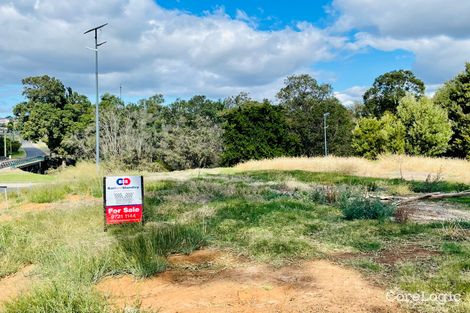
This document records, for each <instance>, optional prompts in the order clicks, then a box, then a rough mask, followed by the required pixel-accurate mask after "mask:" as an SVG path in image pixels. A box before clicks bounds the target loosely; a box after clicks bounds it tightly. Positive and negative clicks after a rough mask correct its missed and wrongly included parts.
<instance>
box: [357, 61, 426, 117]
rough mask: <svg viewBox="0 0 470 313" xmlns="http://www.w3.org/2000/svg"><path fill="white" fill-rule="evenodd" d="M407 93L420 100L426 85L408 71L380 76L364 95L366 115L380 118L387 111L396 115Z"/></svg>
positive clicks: (392, 72)
mask: <svg viewBox="0 0 470 313" xmlns="http://www.w3.org/2000/svg"><path fill="white" fill-rule="evenodd" d="M407 93H409V94H412V95H414V96H415V97H417V98H419V97H422V96H423V95H424V83H423V81H421V80H420V79H418V78H416V76H415V75H414V74H413V72H411V71H408V70H398V71H391V72H388V73H385V74H383V75H380V76H379V77H377V78H376V79H375V80H374V84H373V85H372V87H371V88H369V89H368V90H367V91H366V92H365V93H364V96H363V98H364V113H365V114H366V115H369V116H375V117H377V118H380V117H381V116H382V115H383V114H384V113H385V112H386V111H389V112H391V113H395V112H396V109H397V106H398V104H399V102H400V99H401V98H403V97H404V96H405V95H406V94H407Z"/></svg>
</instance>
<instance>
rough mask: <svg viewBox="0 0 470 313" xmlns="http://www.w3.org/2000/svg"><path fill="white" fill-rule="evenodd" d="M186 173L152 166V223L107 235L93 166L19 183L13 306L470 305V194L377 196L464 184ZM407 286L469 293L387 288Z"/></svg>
mask: <svg viewBox="0 0 470 313" xmlns="http://www.w3.org/2000/svg"><path fill="white" fill-rule="evenodd" d="M175 176H176V178H177V179H176V180H172V179H171V177H172V174H171V173H168V174H166V175H160V174H158V175H156V174H150V175H148V177H149V178H148V179H147V180H146V181H147V184H146V198H145V219H146V225H145V226H144V227H141V226H138V225H121V226H115V227H111V228H110V230H109V231H108V232H106V233H105V232H103V230H102V227H103V220H102V208H101V206H100V197H101V178H100V177H101V174H99V175H97V174H96V172H95V171H93V170H92V167H90V166H89V165H80V166H79V167H77V168H71V169H69V170H67V171H64V172H62V173H56V175H55V178H54V181H53V182H52V183H49V184H48V185H44V186H38V187H35V188H33V189H31V190H25V191H23V192H21V193H19V194H14V195H12V197H13V199H12V200H11V201H12V202H13V206H10V208H9V209H8V210H7V209H3V210H1V211H0V277H1V278H0V290H9V291H8V292H1V293H0V303H1V305H0V307H1V309H0V311H1V310H3V311H4V312H123V311H126V312H406V311H408V310H412V311H414V312H416V311H417V312H449V311H450V312H468V311H469V310H470V275H469V273H470V261H469V260H470V241H469V239H470V205H469V203H470V200H469V198H460V199H456V200H452V201H450V200H449V201H439V202H437V201H433V202H426V201H421V202H419V203H418V204H414V206H412V207H411V208H407V210H406V211H400V210H398V211H397V209H396V208H395V207H394V205H393V204H390V203H383V202H381V201H379V200H377V198H376V197H381V196H385V195H398V196H401V197H403V196H407V195H411V194H418V193H423V192H436V191H444V192H453V191H462V190H467V189H470V186H468V185H466V184H464V183H456V182H446V181H442V180H437V179H433V180H428V181H405V180H401V179H385V178H371V177H359V176H353V175H344V174H339V173H315V172H308V171H298V170H297V171H275V170H266V171H246V172H240V171H238V170H237V171H233V170H211V171H200V172H195V171H191V172H190V174H188V175H184V174H183V173H178V174H175ZM162 179H163V180H162ZM434 213H435V215H434V217H433V218H432V219H429V218H427V217H428V216H429V215H432V214H434ZM397 214H398V215H397ZM399 214H401V215H404V216H399ZM398 220H400V221H401V222H400V223H399V222H398ZM387 292H388V293H387ZM408 293H411V294H416V293H419V294H421V293H423V294H424V295H431V294H438V293H451V294H458V295H460V302H458V303H453V302H449V303H446V304H440V303H436V302H429V301H411V302H408V303H405V302H397V301H388V300H387V294H388V295H390V294H408ZM131 308H133V309H132V310H131Z"/></svg>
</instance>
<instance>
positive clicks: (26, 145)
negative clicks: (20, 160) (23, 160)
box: [21, 141, 46, 158]
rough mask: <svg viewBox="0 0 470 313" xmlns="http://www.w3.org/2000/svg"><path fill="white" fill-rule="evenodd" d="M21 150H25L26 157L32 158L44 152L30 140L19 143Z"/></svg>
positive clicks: (42, 154)
mask: <svg viewBox="0 0 470 313" xmlns="http://www.w3.org/2000/svg"><path fill="white" fill-rule="evenodd" d="M21 146H22V148H23V150H24V151H25V152H26V157H27V158H34V157H38V156H45V155H46V153H45V152H44V151H42V150H41V149H39V148H38V147H37V146H36V145H35V144H34V143H32V142H30V141H23V142H22V143H21Z"/></svg>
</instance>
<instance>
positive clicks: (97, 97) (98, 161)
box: [84, 23, 108, 169]
mask: <svg viewBox="0 0 470 313" xmlns="http://www.w3.org/2000/svg"><path fill="white" fill-rule="evenodd" d="M106 25H108V23H106V24H103V25H100V26H98V27H95V28H92V29H89V30H87V31H86V32H85V33H84V35H85V34H88V33H90V32H92V31H94V32H95V48H94V49H91V50H94V51H95V81H96V169H99V167H100V116H99V109H98V105H99V101H100V98H99V93H98V47H99V46H101V45H104V44H105V43H106V41H103V42H101V43H98V29H100V28H103V27H105V26H106Z"/></svg>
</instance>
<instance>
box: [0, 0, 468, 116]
mask: <svg viewBox="0 0 470 313" xmlns="http://www.w3.org/2000/svg"><path fill="white" fill-rule="evenodd" d="M468 16H470V2H469V1H460V0H448V1H447V2H445V3H444V2H443V1H440V0H406V1H405V0H396V1H370V0H330V1H323V0H322V1H304V0H297V1H296V0H291V1H266V0H252V1H221V0H208V1H195V0H194V1H189V0H157V1H154V0H101V1H95V0H69V1H63V2H57V1H55V0H18V1H14V2H10V1H2V0H0V23H1V25H2V30H3V31H2V32H1V33H0V59H1V60H2V62H1V63H0V116H4V115H8V114H10V113H11V109H12V107H13V105H15V104H16V103H18V102H20V101H22V97H21V90H22V86H21V79H22V78H24V77H27V76H32V75H43V74H48V75H50V76H55V77H57V78H59V79H60V80H62V81H63V82H64V84H65V85H66V86H71V87H72V88H73V89H74V90H76V91H78V92H80V93H83V94H86V95H88V96H90V98H91V99H93V97H92V95H93V90H94V76H93V71H94V63H93V61H94V59H93V53H92V52H91V51H90V50H87V49H86V48H85V47H87V46H91V45H92V44H93V38H92V36H84V35H83V32H84V31H85V30H86V29H88V28H90V27H92V26H95V25H99V24H101V23H103V22H108V23H109V25H108V26H107V27H106V28H105V29H103V31H102V32H101V33H100V38H102V40H106V41H107V44H106V45H104V46H102V47H101V48H100V92H101V93H103V92H110V93H114V94H118V93H119V86H120V85H122V86H123V98H124V100H126V101H137V100H138V99H141V98H145V97H149V96H151V95H153V94H156V93H162V94H164V95H165V97H166V99H168V100H169V101H171V100H173V99H175V98H178V97H180V98H189V97H191V96H192V95H196V94H204V95H207V96H208V97H210V98H214V99H218V98H224V97H227V96H231V95H236V94H238V93H239V92H241V91H245V92H248V93H250V95H251V96H252V97H254V98H256V99H262V98H268V99H271V100H275V94H276V92H277V91H278V90H279V88H281V87H282V84H283V80H284V79H285V78H286V77H287V76H288V75H292V74H299V73H308V74H310V75H312V76H313V77H314V78H316V79H317V80H318V81H320V82H323V83H330V84H331V85H332V86H333V88H334V90H335V94H336V96H337V97H338V98H339V99H340V101H342V102H343V104H344V105H351V104H352V103H353V102H354V101H360V100H361V96H362V94H363V92H364V91H365V90H366V89H367V88H368V87H369V86H370V85H371V84H372V83H373V81H374V78H376V77H377V76H378V75H381V74H383V73H385V72H387V71H391V70H396V69H410V70H412V71H414V72H415V74H416V75H417V76H418V77H419V78H421V79H422V80H423V81H424V82H425V84H426V86H427V90H428V93H429V94H432V92H433V91H435V90H436V88H438V87H439V86H440V85H441V84H442V83H443V82H445V81H446V80H448V79H451V78H452V77H453V76H455V75H456V74H457V73H458V72H459V71H462V70H463V68H464V64H465V62H468V61H470V57H469V56H470V32H469V31H468V30H469V29H470V19H468V18H467V17H468Z"/></svg>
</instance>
